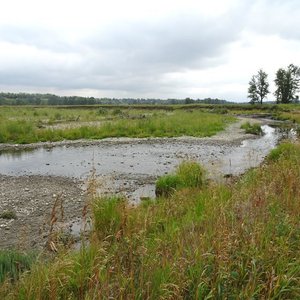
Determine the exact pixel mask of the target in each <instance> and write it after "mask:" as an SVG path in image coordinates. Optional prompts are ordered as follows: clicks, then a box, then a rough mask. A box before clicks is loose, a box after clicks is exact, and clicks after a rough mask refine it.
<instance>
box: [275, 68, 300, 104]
mask: <svg viewBox="0 0 300 300" xmlns="http://www.w3.org/2000/svg"><path fill="white" fill-rule="evenodd" d="M275 84H276V87H277V88H276V91H275V93H274V95H275V97H276V100H277V103H290V102H291V101H292V100H293V99H296V98H297V96H296V93H297V92H298V91H299V88H300V68H299V67H297V66H295V65H293V64H290V65H289V66H288V67H287V68H286V69H282V68H280V69H279V70H278V71H277V72H276V78H275Z"/></svg>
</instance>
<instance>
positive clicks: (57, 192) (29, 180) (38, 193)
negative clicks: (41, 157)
mask: <svg viewBox="0 0 300 300" xmlns="http://www.w3.org/2000/svg"><path fill="white" fill-rule="evenodd" d="M81 185H82V182H80V181H74V180H72V179H69V178H64V177H50V176H20V177H12V176H3V175H0V212H4V211H12V212H14V213H15V215H16V219H2V218H0V236H1V238H0V249H1V248H10V247H14V248H20V249H31V248H33V247H34V248H43V247H44V246H45V244H46V242H47V237H48V234H49V229H50V221H51V211H52V208H53V205H54V203H55V200H56V199H57V197H60V198H61V199H62V203H63V212H64V216H63V221H64V222H65V223H68V222H71V221H74V220H76V218H80V217H81V216H82V208H83V207H84V204H85V200H86V195H85V192H84V190H83V189H82V188H81ZM58 219H59V220H61V216H58Z"/></svg>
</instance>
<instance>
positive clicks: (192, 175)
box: [155, 161, 205, 197]
mask: <svg viewBox="0 0 300 300" xmlns="http://www.w3.org/2000/svg"><path fill="white" fill-rule="evenodd" d="M204 174H205V172H204V169H203V168H202V167H201V166H200V165H199V164H198V163H196V162H193V161H184V162H182V163H181V164H180V165H179V166H178V167H177V169H176V172H175V174H169V175H165V176H162V177H160V178H159V179H158V180H157V181H156V183H155V194H156V196H165V197H168V196H170V195H171V194H173V193H174V192H176V191H178V190H180V189H184V188H201V187H202V186H203V184H204V181H205V178H204Z"/></svg>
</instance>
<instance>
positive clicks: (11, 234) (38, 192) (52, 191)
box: [0, 119, 282, 248]
mask: <svg viewBox="0 0 300 300" xmlns="http://www.w3.org/2000/svg"><path fill="white" fill-rule="evenodd" d="M247 120H248V119H247ZM243 122H245V119H240V120H239V122H237V123H234V124H231V125H230V126H228V128H227V129H226V130H225V131H224V132H221V133H219V134H217V135H215V136H214V137H210V138H193V137H180V138H151V139H129V138H121V139H105V140H100V141H75V142H69V141H64V142H59V143H43V144H41V143H39V144H33V145H3V144H2V145H1V149H0V174H1V175H0V212H1V211H13V212H14V213H15V214H16V217H17V218H16V219H10V220H7V219H0V248H8V247H21V248H30V247H36V248H41V247H43V246H44V245H45V243H46V241H47V238H48V235H49V228H50V225H49V224H50V221H51V214H52V208H53V206H54V203H55V201H56V199H57V197H58V196H59V197H60V199H61V200H62V207H63V223H64V224H65V225H66V224H67V226H69V228H70V231H72V224H76V222H78V220H80V218H81V216H82V209H83V207H84V206H85V203H86V202H85V201H86V200H87V196H86V190H87V187H88V185H87V180H88V178H89V177H90V175H91V171H92V170H94V171H93V173H94V174H96V180H95V182H96V188H97V191H98V193H99V194H102V195H106V194H110V193H113V194H114V193H119V194H123V195H125V196H126V197H128V198H129V200H130V201H131V202H132V203H138V202H139V201H140V199H141V198H142V197H154V182H155V180H156V178H157V177H158V176H160V175H163V174H165V173H168V172H170V171H172V170H174V168H175V167H176V166H177V165H178V164H179V163H180V161H182V160H185V159H193V160H196V161H199V162H200V163H201V164H203V165H204V166H205V167H206V169H207V170H208V176H209V177H210V178H213V179H218V178H222V177H223V176H224V175H226V174H241V173H243V172H245V170H246V169H248V168H250V167H255V166H257V165H259V164H260V163H261V162H262V160H263V159H264V157H265V156H266V155H267V154H268V152H269V151H270V150H271V149H272V148H274V147H275V146H276V144H277V143H278V141H279V139H280V138H282V133H281V132H280V131H279V130H276V129H274V128H272V127H270V126H268V125H266V124H264V122H262V121H259V120H255V122H261V123H262V128H263V130H264V132H265V134H264V135H263V136H261V137H255V136H252V135H245V134H244V133H243V130H241V129H240V126H241V124H242V123H243Z"/></svg>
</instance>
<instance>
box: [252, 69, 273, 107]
mask: <svg viewBox="0 0 300 300" xmlns="http://www.w3.org/2000/svg"><path fill="white" fill-rule="evenodd" d="M269 93H270V91H269V83H268V74H267V73H265V72H264V71H263V70H259V71H258V73H257V75H253V76H252V78H251V80H250V81H249V88H248V98H250V103H253V104H254V103H256V102H260V104H262V102H263V99H264V98H266V97H267V95H268V94H269Z"/></svg>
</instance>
